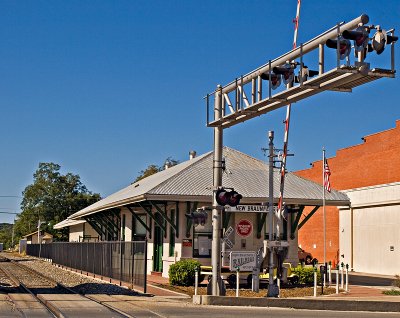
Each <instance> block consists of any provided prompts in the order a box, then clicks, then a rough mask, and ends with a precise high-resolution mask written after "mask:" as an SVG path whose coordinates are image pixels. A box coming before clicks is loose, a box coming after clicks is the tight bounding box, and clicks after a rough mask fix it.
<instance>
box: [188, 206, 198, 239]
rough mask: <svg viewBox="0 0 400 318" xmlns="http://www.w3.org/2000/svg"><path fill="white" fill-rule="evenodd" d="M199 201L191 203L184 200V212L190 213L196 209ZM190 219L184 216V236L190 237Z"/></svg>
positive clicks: (191, 223)
mask: <svg viewBox="0 0 400 318" xmlns="http://www.w3.org/2000/svg"><path fill="white" fill-rule="evenodd" d="M198 204H199V202H193V205H191V203H190V202H189V201H187V202H186V213H187V214H190V213H192V212H194V211H196V210H197V206H198ZM192 226H193V222H192V219H189V218H186V237H190V231H191V229H192Z"/></svg>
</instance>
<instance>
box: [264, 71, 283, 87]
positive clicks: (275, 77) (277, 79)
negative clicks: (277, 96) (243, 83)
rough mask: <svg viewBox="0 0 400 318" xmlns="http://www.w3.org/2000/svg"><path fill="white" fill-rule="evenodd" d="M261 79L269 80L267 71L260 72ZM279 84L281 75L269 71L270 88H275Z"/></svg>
mask: <svg viewBox="0 0 400 318" xmlns="http://www.w3.org/2000/svg"><path fill="white" fill-rule="evenodd" d="M261 79H263V80H267V81H269V73H263V74H261ZM279 85H281V76H280V75H278V74H274V73H271V88H272V89H277V88H278V87H279Z"/></svg>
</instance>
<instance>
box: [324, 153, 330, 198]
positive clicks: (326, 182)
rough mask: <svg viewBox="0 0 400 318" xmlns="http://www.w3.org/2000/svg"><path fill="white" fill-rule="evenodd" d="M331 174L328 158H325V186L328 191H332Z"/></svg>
mask: <svg viewBox="0 0 400 318" xmlns="http://www.w3.org/2000/svg"><path fill="white" fill-rule="evenodd" d="M330 175H331V170H330V169H329V166H328V160H326V159H325V162H324V188H325V190H326V191H328V192H331V183H330V182H329V176H330Z"/></svg>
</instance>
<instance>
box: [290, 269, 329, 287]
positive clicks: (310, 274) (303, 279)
mask: <svg viewBox="0 0 400 318" xmlns="http://www.w3.org/2000/svg"><path fill="white" fill-rule="evenodd" d="M292 273H293V274H296V275H297V276H298V277H299V284H305V285H314V268H312V267H300V266H299V267H296V268H295V269H293V270H292ZM321 283H322V277H321V273H320V272H319V271H318V272H317V284H321Z"/></svg>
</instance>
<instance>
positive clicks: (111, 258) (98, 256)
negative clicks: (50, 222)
mask: <svg viewBox="0 0 400 318" xmlns="http://www.w3.org/2000/svg"><path fill="white" fill-rule="evenodd" d="M26 254H27V255H30V256H36V257H41V258H47V259H50V260H52V262H53V263H55V264H59V265H63V266H66V267H70V268H74V269H77V270H81V271H85V272H89V273H93V274H95V275H99V276H102V277H109V278H112V279H116V280H119V281H120V282H127V283H129V284H131V285H136V286H141V287H143V289H144V292H146V287H147V286H146V285H147V284H146V271H147V264H146V260H147V242H146V241H134V242H82V243H75V242H58V243H50V244H27V248H26Z"/></svg>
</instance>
